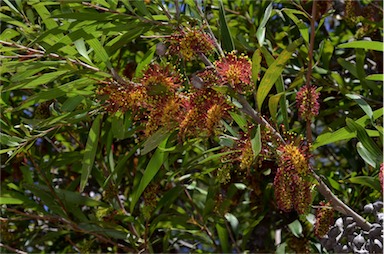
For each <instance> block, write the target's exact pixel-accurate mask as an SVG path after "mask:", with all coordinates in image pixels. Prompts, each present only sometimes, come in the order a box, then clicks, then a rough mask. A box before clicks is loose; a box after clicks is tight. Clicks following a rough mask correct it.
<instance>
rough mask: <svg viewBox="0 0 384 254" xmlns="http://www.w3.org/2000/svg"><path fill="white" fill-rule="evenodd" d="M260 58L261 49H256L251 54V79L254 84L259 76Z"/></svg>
mask: <svg viewBox="0 0 384 254" xmlns="http://www.w3.org/2000/svg"><path fill="white" fill-rule="evenodd" d="M261 60H262V57H261V51H260V49H257V50H256V51H255V53H253V56H252V79H253V82H254V83H255V85H256V83H257V80H258V78H259V72H260V70H261V64H260V63H261Z"/></svg>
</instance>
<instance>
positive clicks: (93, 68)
mask: <svg viewBox="0 0 384 254" xmlns="http://www.w3.org/2000/svg"><path fill="white" fill-rule="evenodd" d="M0 43H1V44H3V45H7V46H10V47H16V48H19V49H23V50H25V51H28V52H33V53H37V54H38V55H44V56H47V57H51V58H56V59H60V60H67V61H69V62H71V63H73V64H76V65H81V66H83V67H85V68H87V69H90V70H92V71H97V72H103V71H101V70H100V69H99V68H96V67H94V66H91V65H89V64H86V63H84V62H82V61H79V60H75V59H71V58H65V57H62V56H60V55H58V54H55V53H49V54H46V52H45V51H44V50H37V49H33V48H29V47H26V46H23V45H19V44H16V43H13V42H6V41H3V40H0Z"/></svg>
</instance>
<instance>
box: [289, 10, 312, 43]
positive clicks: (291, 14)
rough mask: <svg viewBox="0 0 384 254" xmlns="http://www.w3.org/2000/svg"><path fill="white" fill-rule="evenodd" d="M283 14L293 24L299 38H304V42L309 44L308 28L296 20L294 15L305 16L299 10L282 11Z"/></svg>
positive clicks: (301, 21)
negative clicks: (296, 28) (298, 33)
mask: <svg viewBox="0 0 384 254" xmlns="http://www.w3.org/2000/svg"><path fill="white" fill-rule="evenodd" d="M282 11H283V12H285V14H287V16H288V17H289V18H290V19H291V20H292V21H293V23H295V25H296V26H297V27H298V29H299V31H300V34H301V36H302V37H303V38H304V40H305V42H306V43H307V44H309V26H308V25H307V24H306V23H304V21H303V20H301V19H298V18H297V17H296V15H295V14H298V15H305V14H304V13H303V12H302V11H299V10H293V9H287V8H284V9H282Z"/></svg>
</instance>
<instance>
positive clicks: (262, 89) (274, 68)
mask: <svg viewBox="0 0 384 254" xmlns="http://www.w3.org/2000/svg"><path fill="white" fill-rule="evenodd" d="M302 43H303V38H300V39H298V40H296V41H294V42H292V43H291V44H290V45H289V46H288V47H287V48H286V49H284V51H283V52H281V54H280V55H279V57H278V58H277V59H276V60H275V61H274V62H273V64H272V65H271V66H270V67H269V68H268V70H267V71H266V72H265V74H264V76H263V79H262V80H261V82H260V86H259V88H258V90H257V104H258V108H259V109H261V107H262V105H263V102H264V100H265V98H266V97H267V95H268V93H269V91H270V90H271V88H272V86H273V84H274V83H275V82H276V81H277V80H278V78H279V77H280V75H281V73H282V72H283V70H284V67H285V64H286V63H287V62H288V60H289V59H290V58H291V55H292V53H293V52H294V51H295V50H296V48H297V47H298V46H300V45H301V44H302Z"/></svg>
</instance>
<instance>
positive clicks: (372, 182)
mask: <svg viewBox="0 0 384 254" xmlns="http://www.w3.org/2000/svg"><path fill="white" fill-rule="evenodd" d="M347 181H348V182H351V183H355V184H360V185H364V186H368V187H370V188H372V189H374V190H377V191H379V192H381V188H380V181H379V179H378V178H375V177H372V176H355V177H351V178H349V179H347Z"/></svg>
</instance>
